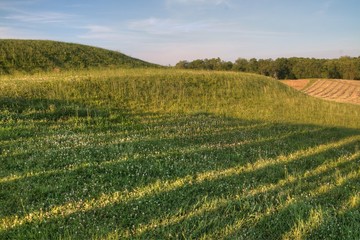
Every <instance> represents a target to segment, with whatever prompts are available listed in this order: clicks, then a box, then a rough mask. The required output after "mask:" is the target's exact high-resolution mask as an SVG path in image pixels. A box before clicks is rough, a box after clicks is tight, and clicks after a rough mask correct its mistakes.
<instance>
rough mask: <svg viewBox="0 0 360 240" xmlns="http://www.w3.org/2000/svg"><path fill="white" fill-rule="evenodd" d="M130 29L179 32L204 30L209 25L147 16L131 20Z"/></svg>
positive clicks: (164, 32)
mask: <svg viewBox="0 0 360 240" xmlns="http://www.w3.org/2000/svg"><path fill="white" fill-rule="evenodd" d="M127 26H128V29H130V30H135V31H141V32H147V33H150V34H168V35H169V34H178V33H180V34H181V33H191V32H198V31H204V30H205V29H207V28H208V27H209V25H208V23H206V22H201V21H198V22H182V21H177V20H174V19H159V18H147V19H141V20H134V21H130V22H128V24H127Z"/></svg>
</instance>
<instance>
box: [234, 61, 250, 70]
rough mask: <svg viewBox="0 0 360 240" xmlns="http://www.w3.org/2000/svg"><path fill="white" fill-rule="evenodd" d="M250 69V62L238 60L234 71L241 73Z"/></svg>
mask: <svg viewBox="0 0 360 240" xmlns="http://www.w3.org/2000/svg"><path fill="white" fill-rule="evenodd" d="M248 69H249V62H248V60H246V59H245V58H238V59H236V61H235V63H234V65H233V70H235V71H239V72H246V71H248Z"/></svg>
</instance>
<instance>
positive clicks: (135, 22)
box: [0, 0, 360, 65]
mask: <svg viewBox="0 0 360 240" xmlns="http://www.w3.org/2000/svg"><path fill="white" fill-rule="evenodd" d="M359 12H360V1H359V0H0V38H2V39H5V38H12V39H47V40H57V41H65V42H73V43H81V44H87V45H92V46H97V47H102V48H106V49H111V50H116V51H119V52H122V53H124V54H127V55H129V56H131V57H135V58H140V59H143V60H146V61H149V62H153V63H158V64H162V65H175V64H176V63H177V62H179V61H180V60H188V61H192V60H195V59H205V58H217V57H220V58H221V59H222V60H226V61H235V60H236V59H237V58H247V59H250V58H258V59H259V58H264V59H265V58H273V59H276V58H278V57H315V58H338V57H340V56H360V14H359Z"/></svg>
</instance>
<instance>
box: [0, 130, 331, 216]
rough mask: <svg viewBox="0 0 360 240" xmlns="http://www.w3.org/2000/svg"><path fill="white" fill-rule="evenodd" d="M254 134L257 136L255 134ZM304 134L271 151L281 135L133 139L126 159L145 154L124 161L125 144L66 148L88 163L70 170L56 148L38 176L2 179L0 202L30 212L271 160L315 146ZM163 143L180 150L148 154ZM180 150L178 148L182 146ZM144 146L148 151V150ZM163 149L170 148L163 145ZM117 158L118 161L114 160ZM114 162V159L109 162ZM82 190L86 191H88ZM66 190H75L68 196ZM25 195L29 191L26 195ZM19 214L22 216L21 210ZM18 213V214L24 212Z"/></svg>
mask: <svg viewBox="0 0 360 240" xmlns="http://www.w3.org/2000/svg"><path fill="white" fill-rule="evenodd" d="M276 128H278V127H276ZM269 130H270V129H269V128H261V129H260V130H259V129H256V131H260V132H261V131H269ZM254 131H255V130H254ZM256 131H255V132H256ZM331 131H332V130H330V132H331ZM311 134H314V136H318V134H319V132H318V130H316V131H315V132H313V133H311ZM326 134H329V133H328V132H326V131H323V134H322V135H323V136H325V135H326ZM236 135H238V133H235V135H234V134H233V133H227V132H225V133H224V134H223V135H221V134H220V135H219V134H218V133H217V134H216V137H221V138H222V139H228V138H230V139H234V140H235V142H237V141H236V140H237V139H236V138H234V136H236ZM254 135H255V136H257V134H254ZM308 135H309V134H306V133H303V132H300V133H293V134H292V135H290V136H286V137H285V138H283V139H281V142H282V143H292V144H295V145H296V146H297V147H295V146H293V145H289V146H288V148H286V147H284V144H280V146H281V148H278V149H274V148H273V144H274V142H276V141H279V139H280V137H277V138H276V140H275V139H273V138H272V139H269V140H268V139H265V140H264V141H259V142H256V141H255V140H254V141H255V142H252V139H251V138H250V139H248V140H250V142H249V143H244V144H241V145H239V146H235V147H233V146H231V145H230V146H229V145H228V144H229V142H226V141H223V140H221V141H222V142H221V143H222V144H225V146H224V147H220V148H217V149H216V148H215V147H212V146H211V145H212V144H214V143H217V141H215V142H214V139H215V138H214V137H213V136H211V135H210V136H207V137H205V138H204V139H206V141H199V143H200V145H203V144H204V143H207V144H210V147H209V148H205V149H200V150H197V147H196V146H197V145H196V141H195V142H194V143H193V142H192V141H190V140H189V141H183V140H182V139H181V138H180V141H179V139H173V138H171V139H168V140H164V141H163V140H160V141H157V140H153V141H148V142H147V141H144V142H139V143H137V144H134V143H132V149H131V151H132V152H131V153H130V157H131V156H133V155H134V154H138V153H139V152H142V153H143V155H142V156H141V157H139V158H137V159H128V158H129V156H128V155H127V154H128V153H127V151H128V150H127V149H128V148H129V146H127V145H121V147H119V146H117V145H115V146H112V145H110V146H103V147H101V148H92V147H90V148H88V147H86V148H75V149H71V151H70V152H67V157H68V158H70V159H82V158H85V159H86V161H84V162H82V161H80V165H81V164H82V163H91V164H89V165H87V166H84V167H80V168H75V169H74V170H71V169H67V166H69V165H70V166H71V165H72V164H73V162H63V161H60V160H61V158H59V156H63V155H64V154H65V153H66V151H60V152H55V154H53V155H49V158H51V159H53V160H55V161H54V162H53V161H51V162H46V164H48V165H47V166H45V167H46V168H45V169H49V171H48V172H47V171H40V174H34V175H30V176H26V175H25V177H23V178H19V179H14V180H11V181H4V182H0V186H1V187H2V189H4V191H5V192H12V195H13V198H14V199H17V200H15V201H13V202H11V203H10V204H11V205H9V204H6V203H5V204H4V206H5V209H6V210H5V212H6V214H5V215H8V214H11V213H13V212H15V211H16V209H19V207H20V204H21V203H20V201H22V204H25V205H30V204H31V205H32V209H31V210H32V211H34V210H37V209H40V208H42V209H47V208H48V207H49V206H52V205H57V204H61V203H64V202H66V201H67V200H68V198H69V197H71V199H72V200H75V201H79V200H84V199H91V198H94V197H96V195H97V194H98V193H99V192H103V193H109V192H113V191H124V190H127V191H132V190H133V189H136V188H139V187H142V186H145V185H148V184H151V183H153V182H156V181H159V180H161V181H171V180H174V179H177V178H181V177H185V176H187V175H189V174H190V175H193V176H196V175H199V174H201V173H203V172H206V171H210V170H217V171H221V170H223V169H227V168H231V167H236V166H237V167H239V166H243V165H246V164H249V163H253V162H255V161H256V160H257V159H258V158H259V157H260V156H259V153H262V157H267V158H270V157H276V156H278V155H281V154H289V153H291V152H293V151H297V150H300V149H303V148H309V147H313V146H316V145H314V143H312V142H311V141H309V142H307V143H304V142H302V139H303V138H304V137H305V136H307V137H308V139H310V136H308ZM239 136H240V142H241V141H243V139H241V138H242V137H241V136H242V135H239ZM281 142H280V143H281ZM230 143H231V141H230ZM320 143H321V144H322V143H325V144H326V143H327V141H324V142H320V141H318V142H317V144H320ZM164 145H168V146H172V147H175V149H176V150H178V151H175V152H173V153H169V154H165V155H159V156H157V155H151V154H150V153H151V152H157V151H161V149H158V148H159V147H160V148H162V147H163V146H164ZM177 145H178V146H177ZM184 145H185V146H186V147H189V146H192V147H193V148H192V149H190V151H189V152H188V153H183V149H182V147H184ZM180 147H181V148H180ZM178 148H180V150H179V149H178ZM146 149H150V151H149V150H146ZM270 150H271V151H270ZM123 151H124V152H125V155H124V153H123ZM165 151H168V150H166V149H165ZM69 153H71V154H69ZM79 156H80V158H79ZM87 156H92V158H91V159H90V160H89V159H88V158H86V157H87ZM114 156H115V158H114ZM25 157H27V156H25ZM39 157H41V155H39ZM117 158H118V159H119V160H118V161H117ZM32 159H33V161H35V162H36V161H37V159H38V158H37V157H35V158H32ZM56 159H59V161H56ZM24 160H25V159H24ZM104 160H107V161H106V162H105V163H106V164H105V165H103V164H102V163H103V161H104ZM112 160H113V161H114V162H112ZM29 164H31V162H29V161H28V165H29ZM33 169H36V165H34V167H33ZM24 170H26V169H24ZM94 174H96V177H94ZM259 177H261V176H259ZM43 179H46V181H45V182H44V181H42V180H43ZM275 179H276V178H275ZM58 183H61V184H58ZM56 185H58V187H57V188H53V186H56ZM83 189H86V191H84V190H83ZM10 190H12V191H10ZM14 190H15V191H14ZM68 192H72V193H77V194H73V195H71V196H68V194H67V193H68ZM23 193H27V195H24V194H23ZM44 203H45V204H44ZM3 214H4V213H3ZM23 214H25V212H24V213H23ZM19 215H20V216H21V215H22V214H19Z"/></svg>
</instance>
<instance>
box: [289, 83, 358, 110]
mask: <svg viewBox="0 0 360 240" xmlns="http://www.w3.org/2000/svg"><path fill="white" fill-rule="evenodd" d="M282 82H283V83H285V84H287V85H289V86H291V87H293V88H295V89H297V90H300V91H302V92H304V93H306V94H308V95H310V96H313V97H317V98H322V99H326V100H331V101H336V102H344V103H353V104H360V81H355V80H333V79H331V80H330V79H317V80H311V81H310V80H307V79H303V80H285V81H282Z"/></svg>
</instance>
